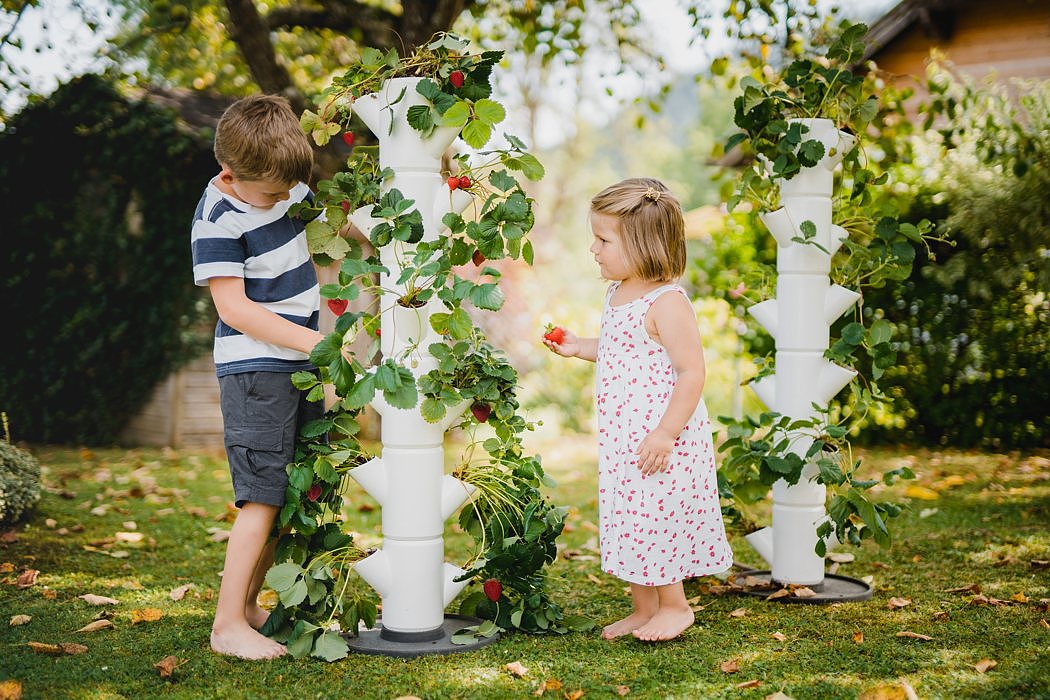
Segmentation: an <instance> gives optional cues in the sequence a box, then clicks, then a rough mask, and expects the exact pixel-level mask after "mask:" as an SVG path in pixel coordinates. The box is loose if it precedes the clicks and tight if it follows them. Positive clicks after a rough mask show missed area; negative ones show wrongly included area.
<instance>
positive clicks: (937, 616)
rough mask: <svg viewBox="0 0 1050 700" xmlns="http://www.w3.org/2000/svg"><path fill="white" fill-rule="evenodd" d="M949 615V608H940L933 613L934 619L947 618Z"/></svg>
mask: <svg viewBox="0 0 1050 700" xmlns="http://www.w3.org/2000/svg"><path fill="white" fill-rule="evenodd" d="M949 616H950V615H949V613H948V611H947V610H938V611H937V612H935V613H934V614H933V619H934V620H947V619H948V618H949Z"/></svg>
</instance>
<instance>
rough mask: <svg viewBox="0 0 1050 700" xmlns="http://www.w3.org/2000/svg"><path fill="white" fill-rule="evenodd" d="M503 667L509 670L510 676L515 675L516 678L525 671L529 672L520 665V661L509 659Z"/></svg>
mask: <svg viewBox="0 0 1050 700" xmlns="http://www.w3.org/2000/svg"><path fill="white" fill-rule="evenodd" d="M503 668H505V669H507V670H508V671H510V674H511V675H512V676H517V677H518V678H521V677H522V676H524V675H525V674H526V673H528V672H529V669H527V668H525V667H524V666H522V665H521V662H520V661H511V662H510V663H509V664H507V665H506V666H504V667H503Z"/></svg>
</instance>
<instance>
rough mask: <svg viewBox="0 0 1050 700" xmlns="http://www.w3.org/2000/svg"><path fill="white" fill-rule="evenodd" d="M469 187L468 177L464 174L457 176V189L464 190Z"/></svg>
mask: <svg viewBox="0 0 1050 700" xmlns="http://www.w3.org/2000/svg"><path fill="white" fill-rule="evenodd" d="M469 187H470V178H469V177H467V176H466V175H464V176H463V177H461V178H459V189H461V190H465V189H467V188H469Z"/></svg>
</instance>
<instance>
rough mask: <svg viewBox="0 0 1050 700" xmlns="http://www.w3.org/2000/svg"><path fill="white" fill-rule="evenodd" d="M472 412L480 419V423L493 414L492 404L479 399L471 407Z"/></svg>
mask: <svg viewBox="0 0 1050 700" xmlns="http://www.w3.org/2000/svg"><path fill="white" fill-rule="evenodd" d="M470 412H471V413H473V414H474V417H475V418H477V419H478V423H484V422H486V421H487V420H488V419H489V415H491V414H492V406H489V405H488V404H487V403H482V402H481V401H477V402H475V403H474V405H472V406H471V407H470Z"/></svg>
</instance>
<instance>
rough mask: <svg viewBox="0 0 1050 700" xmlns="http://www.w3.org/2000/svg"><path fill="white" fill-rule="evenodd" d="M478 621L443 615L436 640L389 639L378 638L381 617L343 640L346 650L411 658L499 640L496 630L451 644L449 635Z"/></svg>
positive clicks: (466, 649)
mask: <svg viewBox="0 0 1050 700" xmlns="http://www.w3.org/2000/svg"><path fill="white" fill-rule="evenodd" d="M480 623H481V620H480V619H478V618H476V617H467V616H466V615H451V614H450V615H445V622H444V623H443V624H442V625H441V631H442V635H441V637H440V638H438V639H432V640H426V641H392V640H389V639H384V638H383V637H382V631H383V625H382V618H380V619H378V620H376V626H375V627H373V628H372V629H370V630H362V631H360V632H358V633H357V636H356V637H346V643H347V645H348V646H349V647H350V651H352V652H357V653H358V654H374V655H378V656H396V657H399V658H404V659H412V658H415V657H417V656H429V655H436V654H459V653H462V652H465V651H474V650H475V649H478V648H480V647H483V646H486V645H489V644H492V643H493V642H495V641H496V640H498V639H499V633H498V632H497V633H496V634H494V635H492V636H491V637H480V638H478V639H474V640H471V642H470V643H469V644H453V643H452V635H454V634H456V633H457V632H459V631H460V630H461V629H463V628H464V627H470V626H471V625H477V624H480Z"/></svg>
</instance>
